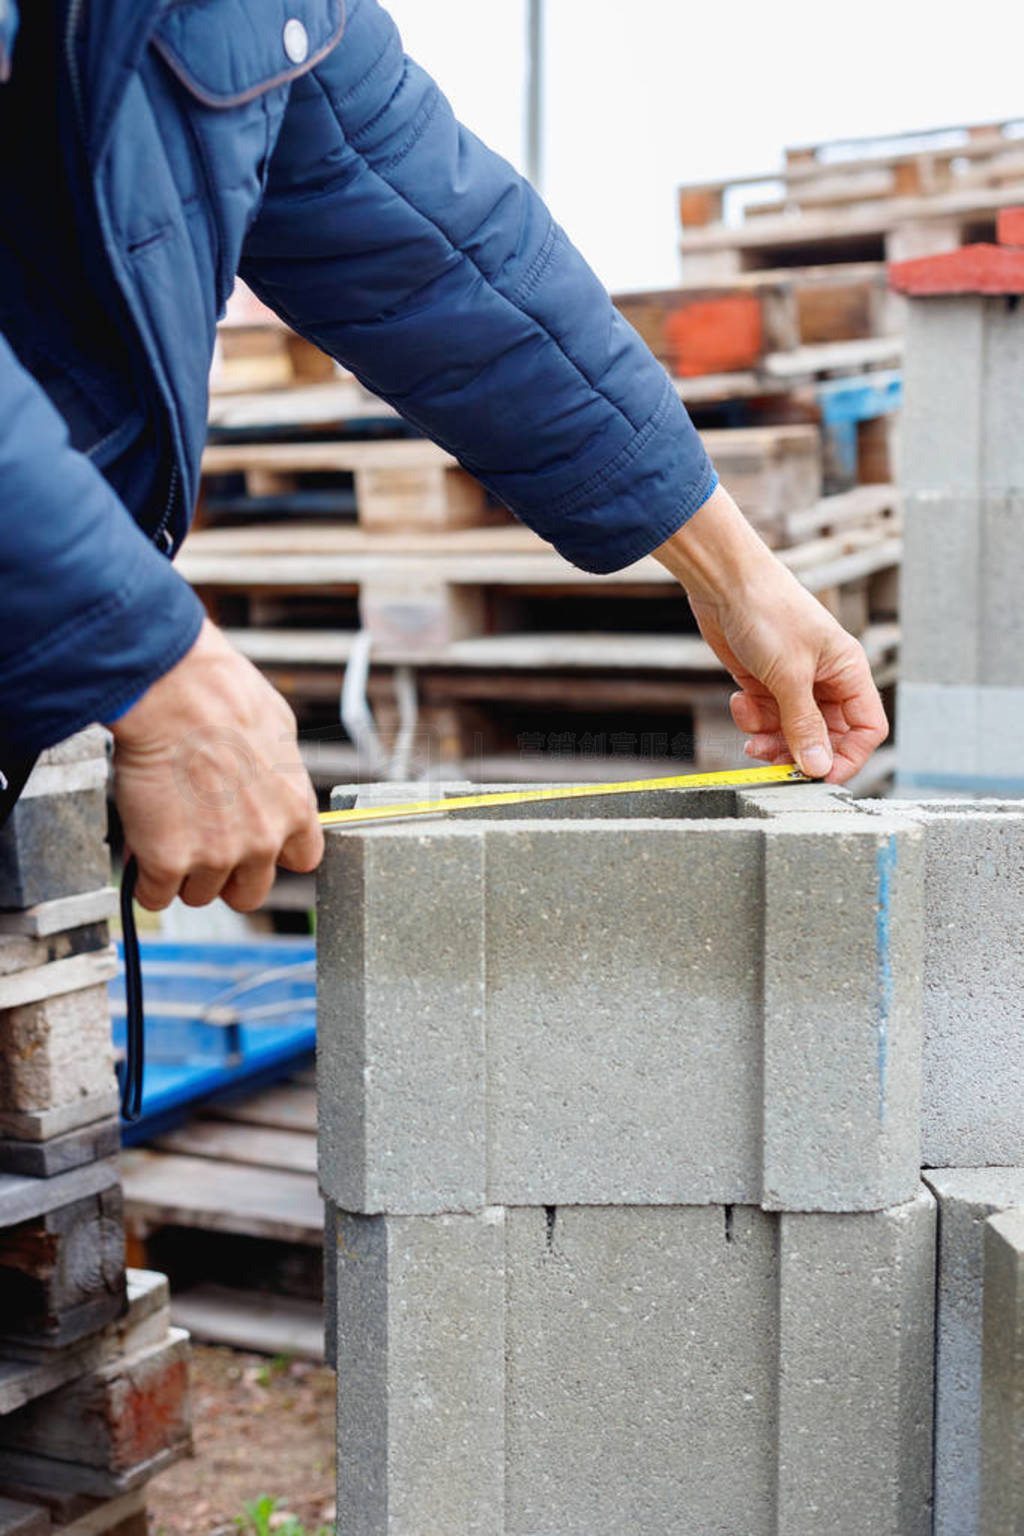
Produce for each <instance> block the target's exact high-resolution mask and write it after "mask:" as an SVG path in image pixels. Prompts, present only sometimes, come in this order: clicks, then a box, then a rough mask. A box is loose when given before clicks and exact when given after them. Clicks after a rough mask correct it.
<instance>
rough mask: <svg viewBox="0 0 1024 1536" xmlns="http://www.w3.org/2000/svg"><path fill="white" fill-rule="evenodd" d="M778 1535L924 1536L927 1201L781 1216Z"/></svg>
mask: <svg viewBox="0 0 1024 1536" xmlns="http://www.w3.org/2000/svg"><path fill="white" fill-rule="evenodd" d="M779 1220H780V1231H781V1244H780V1259H779V1285H780V1303H779V1409H778V1412H779V1418H778V1437H779V1469H778V1514H777V1521H778V1524H777V1529H778V1532H779V1533H780V1536H782V1533H785V1536H821V1533H822V1532H824V1531H831V1532H837V1533H849V1536H930V1532H931V1426H932V1351H933V1340H932V1322H933V1300H934V1284H935V1201H934V1199H933V1198H932V1196H931V1194H930V1193H929V1192H928V1191H927V1190H921V1191H920V1192H919V1193H918V1195H917V1197H916V1198H915V1199H914V1200H912V1201H909V1202H908V1203H906V1204H904V1205H901V1206H897V1207H895V1208H894V1209H891V1210H888V1211H879V1212H874V1213H863V1214H859V1215H842V1216H837V1215H829V1214H819V1215H788V1214H786V1215H783V1216H781V1217H780V1218H779Z"/></svg>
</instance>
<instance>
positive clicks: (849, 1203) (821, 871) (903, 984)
mask: <svg viewBox="0 0 1024 1536" xmlns="http://www.w3.org/2000/svg"><path fill="white" fill-rule="evenodd" d="M921 847H922V838H921V835H920V832H919V831H918V830H916V829H915V828H914V827H913V826H912V825H908V824H907V822H906V821H901V820H899V819H898V818H896V817H892V816H890V817H889V818H884V817H879V816H874V815H870V814H867V815H855V814H848V815H842V816H840V817H831V816H825V815H792V816H785V817H780V818H779V819H778V820H776V821H773V822H769V823H768V824H767V825H766V827H765V886H764V1190H763V1196H762V1204H763V1205H764V1206H765V1207H766V1208H768V1209H777V1210H791V1211H808V1210H812V1211H813V1210H817V1211H857V1210H861V1211H863V1210H877V1209H880V1208H881V1207H883V1206H887V1205H895V1204H898V1203H900V1202H902V1201H904V1200H907V1199H909V1198H911V1197H912V1195H913V1194H914V1191H915V1190H916V1188H917V1186H918V1170H919V1168H920V1158H919V1139H920V1137H919V1126H920V1051H921V1012H920V989H921V944H922V910H921Z"/></svg>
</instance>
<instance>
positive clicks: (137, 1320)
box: [0, 1269, 170, 1415]
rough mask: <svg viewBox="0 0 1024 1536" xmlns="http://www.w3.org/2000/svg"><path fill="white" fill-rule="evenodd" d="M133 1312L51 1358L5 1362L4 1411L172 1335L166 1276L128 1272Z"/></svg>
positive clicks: (1, 1381)
mask: <svg viewBox="0 0 1024 1536" xmlns="http://www.w3.org/2000/svg"><path fill="white" fill-rule="evenodd" d="M127 1287H128V1311H127V1312H126V1314H125V1315H124V1317H121V1318H117V1319H116V1320H115V1321H114V1322H112V1323H108V1324H107V1326H106V1327H105V1328H103V1329H101V1330H100V1332H98V1333H95V1334H93V1335H91V1336H90V1337H89V1338H86V1339H81V1340H79V1341H78V1342H77V1343H75V1344H70V1345H68V1346H67V1347H66V1348H64V1349H62V1350H60V1351H59V1352H57V1353H56V1354H53V1355H50V1356H48V1357H47V1358H46V1359H40V1360H32V1361H21V1360H0V1415H3V1414H7V1413H13V1411H14V1410H15V1409H16V1408H22V1407H24V1405H25V1404H26V1403H30V1402H32V1401H33V1400H34V1399H35V1398H37V1397H42V1396H43V1395H44V1394H45V1393H47V1392H53V1391H55V1390H56V1389H57V1388H58V1387H60V1386H63V1384H64V1383H65V1382H67V1381H72V1380H74V1378H75V1377H76V1376H81V1375H83V1374H84V1373H85V1372H86V1371H89V1370H94V1369H95V1368H96V1367H97V1366H99V1365H102V1364H103V1363H104V1362H105V1361H107V1360H109V1359H111V1358H112V1357H113V1356H115V1355H117V1354H121V1353H124V1352H125V1351H131V1350H133V1349H138V1348H141V1347H142V1346H143V1345H145V1344H149V1343H154V1342H156V1341H157V1340H159V1339H162V1338H164V1337H165V1336H166V1333H167V1328H168V1325H169V1323H170V1295H169V1291H168V1285H167V1277H166V1275H158V1274H156V1273H154V1272H153V1271H152V1270H143V1269H129V1270H128V1271H127Z"/></svg>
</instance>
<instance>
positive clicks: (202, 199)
mask: <svg viewBox="0 0 1024 1536" xmlns="http://www.w3.org/2000/svg"><path fill="white" fill-rule="evenodd" d="M19 7H20V17H19ZM19 23H20V25H19ZM0 79H2V80H3V82H4V83H3V84H0V575H2V593H3V628H2V632H0V772H3V773H6V775H7V777H9V778H10V777H11V776H12V774H13V772H14V766H13V765H15V764H16V763H17V762H18V761H19V760H20V761H28V760H30V759H31V757H32V755H33V754H34V753H36V752H38V751H39V750H40V749H41V748H43V747H45V746H47V745H48V744H50V743H52V742H54V741H57V740H60V739H62V738H63V737H65V736H67V735H69V734H70V733H71V732H73V731H75V730H77V729H78V728H79V727H81V726H83V725H85V724H86V723H88V722H90V721H92V720H100V721H103V722H105V723H107V724H108V725H109V726H110V728H111V730H112V732H113V734H114V738H115V758H114V767H115V783H116V795H117V802H118V806H119V809H120V813H121V817H122V820H123V823H124V827H125V833H126V837H127V840H128V843H129V845H130V846H131V848H132V849H133V850H134V852H135V854H136V856H137V858H138V862H139V866H140V878H139V886H138V896H139V899H140V900H141V901H142V902H143V903H144V904H145V905H146V906H149V907H152V908H158V907H163V906H165V905H166V904H167V903H168V902H169V901H171V900H172V899H173V897H174V896H175V895H176V894H177V893H179V892H180V893H181V895H182V897H183V898H184V900H185V901H187V902H189V903H192V904H194V905H202V904H203V903H205V902H208V901H211V900H212V899H213V898H214V897H215V896H217V895H221V896H223V897H224V898H225V900H227V901H229V902H230V903H231V904H232V905H233V906H235V907H237V908H239V909H241V910H247V909H250V908H252V907H254V906H256V905H258V903H259V902H260V901H261V900H262V898H263V896H264V895H265V893H266V891H267V889H268V887H269V884H270V882H271V880H272V878H273V873H274V865H275V863H281V864H284V865H286V866H287V867H290V868H293V869H303V870H305V869H310V868H312V867H313V866H314V865H315V864H316V863H317V861H318V859H319V856H320V853H321V848H322V843H321V835H320V831H319V827H318V824H317V821H316V816H315V805H314V799H313V794H312V791H311V788H310V785H309V781H308V778H307V776H306V774H305V772H304V771H303V768H302V764H301V760H300V758H299V754H298V749H297V747H296V742H295V721H294V717H293V716H292V714H291V711H290V710H289V709H288V707H287V705H286V704H285V703H284V702H283V700H282V699H281V698H280V697H279V696H278V695H277V694H276V693H275V692H274V691H273V689H271V688H270V687H269V685H268V684H267V683H266V682H265V681H264V680H263V678H262V677H261V676H260V674H259V673H258V672H256V671H255V669H254V668H252V667H251V666H250V665H249V663H248V662H247V661H245V660H244V659H243V658H242V657H241V656H240V655H238V654H237V652H235V651H234V650H233V648H232V647H231V646H230V645H229V644H228V643H227V642H226V641H225V640H224V639H223V637H222V636H221V635H220V634H219V633H218V631H217V630H216V629H215V627H214V626H213V625H211V624H210V623H209V622H208V621H206V620H205V619H204V617H203V613H202V610H201V608H200V605H199V603H198V600H197V599H196V597H195V595H194V594H193V593H192V591H191V590H190V589H189V587H188V585H187V584H186V583H185V582H184V581H183V580H182V579H181V578H180V577H179V576H178V575H177V574H176V572H175V571H174V568H173V566H172V565H171V563H170V557H172V556H173V554H174V553H175V551H176V550H177V548H178V547H179V545H180V543H181V541H182V539H183V537H184V535H185V532H186V529H187V526H188V521H189V516H190V511H191V508H192V506H193V503H194V500H195V495H196V490H197V485H198V477H199V461H200V455H201V451H202V446H203V440H204V435H205V426H206V408H207V397H206V380H207V373H208V369H209V363H210V358H211V355H212V349H213V343H214V331H215V326H216V321H217V317H218V315H219V314H220V313H221V312H222V309H223V306H224V303H225V301H226V299H227V296H228V294H229V292H230V290H231V286H232V283H233V282H234V279H235V274H236V273H238V272H240V273H241V274H242V276H243V277H244V278H245V280H246V281H247V282H248V283H249V284H250V286H251V287H252V288H253V289H254V290H255V291H256V292H257V293H258V294H259V295H260V297H261V298H262V299H263V300H264V301H265V302H266V303H267V304H269V305H270V306H271V307H272V308H274V309H275V310H277V312H278V313H279V314H280V315H282V316H283V317H284V319H285V320H287V321H288V323H289V324H290V325H291V326H293V327H294V328H295V329H296V330H297V331H299V332H301V333H302V334H303V335H305V336H307V337H309V338H310V339H311V340H313V341H315V342H316V343H317V344H318V345H319V346H321V347H323V348H324V349H325V350H326V351H328V352H330V353H332V354H333V355H334V356H335V357H337V358H338V359H340V360H341V361H342V362H344V363H345V364H346V366H347V367H349V368H351V369H352V370H353V372H354V373H355V374H356V375H357V376H358V377H359V378H360V379H362V380H363V381H364V382H365V383H366V384H368V385H369V386H370V387H371V388H372V389H374V390H375V391H376V392H377V393H378V394H380V395H382V396H383V397H384V398H385V399H387V400H390V401H391V402H392V403H393V404H394V405H395V406H396V407H397V408H398V409H399V410H400V411H401V412H402V414H403V415H404V416H406V417H407V418H408V419H409V420H410V421H412V422H414V423H415V424H416V425H417V426H419V427H420V428H422V430H423V431H424V432H426V433H428V434H429V435H430V436H431V437H432V438H434V439H435V440H436V441H437V442H439V443H441V444H442V445H443V446H444V447H445V448H447V449H448V450H450V451H451V452H452V453H453V454H455V455H457V456H458V458H459V459H460V460H461V462H462V463H463V464H464V465H465V466H466V468H467V469H469V470H470V471H471V472H472V473H473V474H474V475H476V476H477V477H478V478H479V479H480V480H482V481H483V482H484V484H485V485H486V486H488V487H489V488H490V490H492V491H493V492H494V493H495V494H496V495H498V496H499V497H501V499H502V500H503V501H505V502H506V504H507V505H508V506H510V507H511V508H512V509H513V510H514V511H515V512H516V513H517V514H518V515H519V516H520V517H521V518H522V519H523V521H524V522H526V523H528V524H529V525H530V526H531V527H533V528H534V529H536V531H537V532H538V533H539V534H541V535H542V536H543V537H544V538H545V539H548V540H550V542H551V543H552V544H553V545H554V546H555V547H556V548H557V549H558V550H559V551H560V552H561V553H562V554H563V555H564V556H565V557H566V558H567V559H568V560H571V561H573V562H574V563H575V564H576V565H578V566H580V567H582V568H583V569H585V570H590V571H613V570H617V569H619V568H620V567H622V566H625V565H628V564H630V563H631V562H633V561H635V560H638V559H639V558H640V557H641V556H643V555H647V554H651V553H653V554H655V555H656V556H657V557H658V559H660V560H661V561H662V562H663V563H664V564H665V565H666V566H667V567H668V568H669V569H670V570H671V571H672V572H673V573H674V574H675V575H676V576H677V577H678V578H679V580H680V582H681V583H682V584H683V585H684V587H685V588H686V591H687V592H688V594H689V597H690V601H691V603H692V605H693V607H694V610H695V613H696V616H697V619H698V622H699V624H700V626H701V629H702V631H703V633H704V635H705V636H706V637H707V639H708V641H709V642H710V644H711V645H712V646H713V648H714V649H715V651H716V652H717V654H718V655H719V657H720V658H721V659H722V661H723V662H724V664H725V665H726V666H727V667H728V668H729V670H730V672H731V673H732V674H733V676H734V678H735V679H736V682H737V685H738V689H739V691H738V693H737V694H736V695H735V697H734V701H733V713H734V717H735V720H736V723H737V725H738V726H739V727H740V729H741V730H743V731H745V732H746V733H747V734H748V735H749V736H750V742H749V743H748V751H750V752H751V754H752V755H754V756H757V757H761V758H770V759H780V760H781V759H783V758H785V759H786V760H788V757H787V752H788V753H792V754H793V755H794V756H795V757H796V759H797V760H798V761H799V762H800V764H801V765H802V766H803V767H804V768H805V769H806V770H807V771H808V772H810V773H812V774H815V775H816V776H824V775H825V774H828V775H829V776H830V777H831V778H832V779H833V780H836V781H838V780H842V779H845V778H848V777H849V776H850V775H851V774H852V773H853V772H855V771H856V769H857V768H859V767H860V766H861V765H862V764H863V762H864V761H865V760H866V758H867V757H868V756H869V754H870V752H871V751H872V750H873V748H874V747H875V746H876V745H877V744H878V742H879V741H881V740H882V739H883V737H884V735H885V732H886V725H885V718H884V714H883V711H882V707H881V703H880V701H879V698H878V695H877V692H876V691H875V688H874V686H873V684H872V681H871V677H870V672H869V669H868V666H867V663H866V660H865V658H864V654H863V651H862V650H861V648H860V646H859V645H857V644H856V642H855V641H853V640H852V639H851V638H850V637H849V636H848V635H846V634H845V633H844V632H843V631H842V630H841V629H840V628H839V626H838V625H837V624H836V623H835V622H834V621H833V620H832V619H831V618H830V616H829V615H828V614H827V613H826V612H825V610H824V609H823V608H822V607H821V606H820V605H819V604H818V603H817V602H816V601H815V600H814V599H813V598H811V597H810V596H809V595H808V594H807V593H806V592H805V591H804V590H803V588H802V587H801V586H800V585H799V583H797V582H796V581H795V580H794V579H793V578H792V577H791V576H790V575H789V573H788V572H787V571H786V570H785V569H784V568H783V567H782V566H781V565H780V564H779V563H778V562H777V561H776V560H775V559H774V557H773V556H772V555H771V554H770V553H769V552H768V551H767V550H766V549H765V547H764V545H763V544H762V543H761V541H760V540H759V539H758V538H757V537H756V535H755V534H754V533H753V532H752V530H751V529H750V527H749V525H748V524H747V523H746V522H745V520H744V519H743V517H742V515H741V514H740V512H739V511H738V509H737V508H736V506H735V504H734V503H733V502H732V500H731V499H730V497H729V495H728V493H727V492H726V491H725V489H724V488H723V487H721V486H719V485H718V484H717V479H716V476H715V474H714V471H713V469H712V466H711V465H710V463H709V462H708V459H707V456H706V454H705V453H704V450H703V447H702V445H701V443H700V440H699V438H698V437H697V434H696V433H695V431H694V429H693V427H692V425H691V423H690V421H689V419H688V417H687V415H686V412H685V411H684V409H683V407H682V406H681V405H680V403H679V401H678V399H677V397H676V395H675V393H674V391H673V389H672V386H671V384H670V382H669V380H668V378H667V377H666V375H665V373H664V372H663V371H662V369H661V368H660V367H659V366H658V364H657V363H656V362H655V361H654V360H653V358H652V357H651V355H650V354H649V353H648V351H647V350H646V348H645V347H644V345H643V344H642V342H641V341H640V340H639V338H638V337H637V336H636V334H635V333H634V332H633V331H632V330H631V329H630V328H629V326H627V325H626V324H625V323H624V322H623V321H622V319H621V318H620V317H619V316H618V315H617V314H616V312H615V310H614V309H613V307H612V305H611V304H610V302H609V300H608V297H607V295H606V294H605V293H604V291H603V290H602V288H601V286H600V285H599V283H598V282H597V280H596V278H595V277H594V275H593V274H592V273H591V271H590V270H589V268H588V267H587V266H586V264H585V262H584V261H583V260H582V258H581V257H580V256H579V254H578V253H577V252H576V251H575V250H574V249H573V247H572V246H571V245H570V243H569V242H568V240H567V239H566V237H565V235H564V234H563V232H562V231H561V230H560V229H559V228H558V226H557V225H556V224H555V223H554V221H553V220H552V218H551V216H550V214H549V213H548V211H547V209H546V208H545V207H544V205H543V204H542V203H541V202H540V200H539V199H538V198H537V197H536V195H535V194H534V193H533V192H532V191H531V189H530V188H529V187H528V186H527V185H526V184H525V183H524V182H523V181H522V180H521V179H520V178H519V177H518V176H517V175H516V174H515V173H514V172H513V171H512V169H511V168H510V167H509V166H508V165H507V164H506V163H505V162H504V161H503V160H501V159H500V158H498V157H497V156H496V155H494V154H492V153H490V152H489V151H488V150H487V149H486V148H485V147H484V146H483V145H482V144H481V143H480V142H479V141H478V140H477V139H475V138H474V137H473V135H472V134H470V133H467V132H466V131H465V130H464V129H462V128H460V126H459V125H458V124H457V123H456V121H455V120H454V118H453V116H452V113H451V111H450V108H449V106H448V104H447V102H446V101H445V100H444V98H443V96H442V95H441V93H440V92H439V90H438V88H437V86H436V85H435V84H434V83H433V81H432V80H430V79H429V78H428V77H427V76H426V75H425V74H424V73H423V72H422V71H421V70H420V69H419V68H418V67H417V66H416V65H415V64H413V63H412V62H410V60H408V59H407V58H406V57H405V56H404V54H403V51H402V47H401V43H400V40H399V37H398V34H397V32H396V30H395V27H394V25H393V24H392V22H391V20H390V18H389V17H388V15H387V14H386V12H385V11H383V10H382V9H381V8H380V6H379V5H378V4H377V0H348V3H347V5H346V3H345V0H0ZM183 744H184V751H185V755H186V756H187V760H188V765H189V776H190V777H189V786H190V789H191V791H192V793H190V794H183V793H182V790H181V785H180V783H179V781H178V777H176V775H177V774H179V773H180V769H181V765H182V762H183V760H184V759H183Z"/></svg>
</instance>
